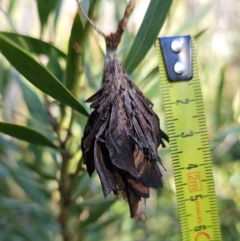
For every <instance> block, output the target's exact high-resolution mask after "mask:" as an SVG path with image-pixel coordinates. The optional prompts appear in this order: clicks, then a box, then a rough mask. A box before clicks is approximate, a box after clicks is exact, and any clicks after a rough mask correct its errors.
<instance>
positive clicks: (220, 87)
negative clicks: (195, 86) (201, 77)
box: [215, 66, 226, 127]
mask: <svg viewBox="0 0 240 241" xmlns="http://www.w3.org/2000/svg"><path fill="white" fill-rule="evenodd" d="M225 71H226V66H224V67H222V68H221V72H220V78H219V83H218V88H217V95H216V117H215V118H216V126H217V127H218V126H219V125H220V124H221V109H222V97H223V96H222V94H223V86H224V82H225Z"/></svg>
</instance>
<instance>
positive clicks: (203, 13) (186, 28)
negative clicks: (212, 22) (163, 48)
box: [175, 5, 212, 35]
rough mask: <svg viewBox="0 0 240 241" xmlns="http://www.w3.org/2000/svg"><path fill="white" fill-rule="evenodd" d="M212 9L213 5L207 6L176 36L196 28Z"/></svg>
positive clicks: (182, 27)
mask: <svg viewBox="0 0 240 241" xmlns="http://www.w3.org/2000/svg"><path fill="white" fill-rule="evenodd" d="M211 8H212V5H207V6H206V7H205V8H203V9H202V10H200V11H199V12H198V14H196V15H194V17H192V18H190V19H189V20H188V21H187V22H186V23H185V24H184V25H183V26H181V28H180V29H179V30H178V31H177V32H176V34H175V35H179V34H183V33H186V32H187V31H188V30H189V29H190V28H192V27H195V26H196V25H197V24H198V23H199V22H200V21H201V20H202V19H203V18H204V17H205V16H206V15H207V13H208V12H209V10H210V9H211Z"/></svg>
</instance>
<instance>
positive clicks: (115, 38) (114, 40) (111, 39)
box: [76, 0, 136, 49]
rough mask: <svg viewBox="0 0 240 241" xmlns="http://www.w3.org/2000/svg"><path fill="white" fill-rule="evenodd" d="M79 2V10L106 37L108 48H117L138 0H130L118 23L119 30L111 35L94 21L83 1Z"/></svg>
mask: <svg viewBox="0 0 240 241" xmlns="http://www.w3.org/2000/svg"><path fill="white" fill-rule="evenodd" d="M76 1H77V3H78V6H79V10H80V12H81V13H82V14H83V16H84V17H85V18H86V19H87V21H88V22H89V23H90V24H91V25H92V26H93V27H94V29H95V30H96V31H97V32H98V33H99V34H100V35H101V36H102V37H104V39H105V41H106V45H107V48H110V49H117V47H118V45H119V43H120V41H121V38H122V35H123V32H124V30H125V29H126V26H127V23H128V20H129V17H130V15H131V14H132V12H133V9H134V7H135V4H136V0H130V1H129V3H128V5H127V7H126V9H125V12H124V15H123V17H122V19H121V20H120V22H119V23H118V28H117V31H116V32H115V33H111V34H109V35H105V34H104V33H103V32H102V31H101V30H100V29H99V28H98V27H97V26H96V25H95V24H94V23H93V22H92V20H91V19H90V18H89V17H88V16H87V15H86V14H85V12H84V10H83V8H82V6H81V3H80V2H79V0H76Z"/></svg>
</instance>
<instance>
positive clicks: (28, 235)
mask: <svg viewBox="0 0 240 241" xmlns="http://www.w3.org/2000/svg"><path fill="white" fill-rule="evenodd" d="M228 2H229V3H226V1H222V0H218V1H210V0H194V1H192V0H183V1H176V0H173V1H170V0H165V1H163V0H161V1H160V0H159V1H155V0H151V1H144V0H139V1H137V7H136V10H135V12H134V14H133V16H132V17H131V19H130V22H129V25H128V29H127V30H126V32H125V33H124V36H123V39H122V42H121V45H120V46H119V50H118V56H119V59H120V60H121V61H122V62H123V63H124V66H125V67H126V69H127V70H128V73H129V74H131V77H132V79H133V80H134V81H135V83H136V84H137V85H138V86H139V87H140V89H141V90H142V91H143V92H144V93H145V95H146V96H147V97H148V98H150V99H151V101H152V102H153V103H154V110H155V111H156V112H157V113H158V115H159V116H160V119H161V125H162V126H163V128H164V129H166V128H165V126H166V124H165V121H164V120H165V118H164V110H163V105H162V100H161V90H160V82H159V76H158V67H157V54H156V50H155V48H154V46H153V44H154V41H155V39H156V37H157V36H158V35H161V36H170V35H176V34H179V35H180V34H191V35H192V36H194V37H195V41H196V47H197V59H198V63H199V73H200V78H201V83H202V89H203V95H204V96H203V97H204V101H205V107H206V116H207V121H208V129H209V136H210V142H211V148H212V154H213V168H214V176H215V182H216V193H217V197H218V204H219V213H220V219H221V231H222V236H223V240H226V241H235V240H239V239H240V164H239V161H240V126H239V122H240V79H239V76H240V70H239V67H238V66H239V56H240V47H239V46H240V44H239V41H238V39H239V31H238V29H239V23H238V21H237V18H238V17H240V10H239V9H240V6H239V2H238V1H236V0H235V1H234V0H232V1H228ZM149 3H150V5H149V9H148V11H146V9H147V7H148V4H149ZM171 4H172V6H171V9H170V12H168V9H169V7H170V5H171ZM83 6H84V9H85V11H86V12H88V15H89V16H90V17H91V18H92V19H93V20H94V22H96V23H97V25H98V26H99V27H100V28H101V29H102V30H103V31H104V32H105V33H108V32H107V31H109V29H112V31H114V29H115V27H116V23H117V22H118V20H119V19H120V18H121V16H122V14H123V11H124V8H125V6H126V2H125V1H116V0H115V1H114V0H99V1H97V0H91V1H90V0H89V1H88V0H84V1H83ZM145 13H146V16H145V18H144V19H145V20H144V21H143V22H142V19H143V17H144V15H145ZM109 18H110V19H111V21H109ZM165 18H166V19H165ZM105 19H107V20H105ZM164 20H165V23H164V25H163V27H162V24H163V22H164ZM161 27H162V28H161ZM139 28H140V30H139V31H138V29H139ZM160 29H161V32H160ZM159 32H160V34H159ZM0 50H1V54H0V132H1V134H0V183H1V184H0V230H1V232H0V240H1V241H4V240H6V241H9V240H12V241H22V240H24V241H25V240H29V241H30V240H31V241H33V240H34V241H43V240H44V241H48V240H49V241H50V240H54V241H58V240H59V241H60V240H64V241H66V240H85V241H95V240H112V241H120V240H121V241H132V240H134V241H135V240H136V241H145V240H148V241H158V240H166V241H180V240H181V235H180V226H179V219H178V213H177V204H176V196H175V189H174V179H173V175H172V167H171V159H170V156H169V150H168V148H167V149H165V150H159V155H160V156H161V158H162V160H163V163H164V165H165V167H166V169H167V172H164V183H165V185H164V188H163V189H159V190H151V197H150V198H149V199H148V200H147V215H148V221H147V223H146V224H142V223H136V222H135V221H134V220H131V219H130V218H129V210H128V205H127V203H126V202H125V201H124V200H123V199H122V198H121V197H119V198H118V200H115V199H114V197H113V196H112V195H109V196H108V197H107V199H106V200H105V199H104V198H103V196H102V193H101V192H102V191H101V187H100V182H99V179H98V177H97V176H96V175H95V176H94V177H93V178H92V179H90V178H89V176H88V174H87V173H86V171H85V166H84V165H83V164H82V158H81V157H82V153H81V150H80V148H79V145H80V142H81V136H82V134H83V128H84V126H85V124H86V120H87V115H88V113H90V109H89V106H88V105H87V104H85V103H84V100H85V99H87V98H88V97H89V96H90V95H91V94H93V93H94V92H95V91H96V90H97V89H98V88H99V87H100V85H101V77H102V70H103V64H104V53H105V46H104V41H103V39H101V38H100V37H99V36H98V35H97V33H96V32H94V30H93V29H92V28H91V27H90V26H89V25H88V24H86V21H85V19H83V18H80V17H79V15H78V13H77V5H76V2H75V0H65V1H63V0H49V1H44V0H35V1H34V0H0ZM69 234H70V235H69Z"/></svg>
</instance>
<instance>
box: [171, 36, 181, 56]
mask: <svg viewBox="0 0 240 241" xmlns="http://www.w3.org/2000/svg"><path fill="white" fill-rule="evenodd" d="M182 46H183V42H182V41H181V39H174V40H173V41H172V43H171V49H172V51H173V52H175V53H178V52H180V51H181V50H182Z"/></svg>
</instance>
